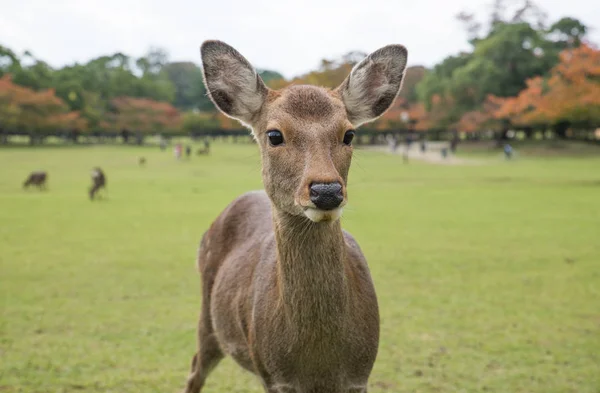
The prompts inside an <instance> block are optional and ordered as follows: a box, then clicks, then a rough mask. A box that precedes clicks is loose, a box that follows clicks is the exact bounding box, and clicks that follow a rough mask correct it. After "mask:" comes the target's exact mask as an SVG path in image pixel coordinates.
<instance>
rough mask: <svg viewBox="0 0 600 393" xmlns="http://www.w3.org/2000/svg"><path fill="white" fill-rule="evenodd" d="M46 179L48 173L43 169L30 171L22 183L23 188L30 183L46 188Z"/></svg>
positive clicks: (42, 188)
mask: <svg viewBox="0 0 600 393" xmlns="http://www.w3.org/2000/svg"><path fill="white" fill-rule="evenodd" d="M47 179H48V173H46V172H43V171H36V172H31V173H30V174H29V177H27V180H25V182H24V183H23V188H29V186H30V185H34V186H36V187H37V188H38V189H40V190H45V189H46V180H47Z"/></svg>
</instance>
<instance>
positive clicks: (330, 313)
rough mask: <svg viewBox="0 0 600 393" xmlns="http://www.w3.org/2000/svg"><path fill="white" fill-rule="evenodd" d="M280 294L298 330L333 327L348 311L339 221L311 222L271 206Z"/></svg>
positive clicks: (342, 243)
mask: <svg viewBox="0 0 600 393" xmlns="http://www.w3.org/2000/svg"><path fill="white" fill-rule="evenodd" d="M273 217H274V221H275V225H274V227H275V239H276V242H277V279H278V287H279V296H280V298H281V299H280V300H281V303H280V304H282V305H283V307H284V312H285V314H286V315H287V317H288V320H289V321H290V322H292V324H293V326H295V327H296V328H297V329H299V330H303V329H308V330H311V331H312V332H313V333H314V329H315V327H316V326H320V327H322V328H324V329H327V330H328V331H330V332H331V331H335V329H333V330H332V329H331V328H335V326H331V325H332V324H336V323H343V319H341V318H340V316H341V315H343V314H344V311H346V310H347V306H348V294H347V279H346V275H345V273H346V272H345V258H346V248H345V243H344V237H343V234H342V228H341V224H340V222H339V220H337V221H335V222H332V223H328V222H326V223H314V222H312V221H309V220H308V219H307V218H305V217H298V216H292V215H290V214H287V213H284V212H281V211H275V212H274V214H273Z"/></svg>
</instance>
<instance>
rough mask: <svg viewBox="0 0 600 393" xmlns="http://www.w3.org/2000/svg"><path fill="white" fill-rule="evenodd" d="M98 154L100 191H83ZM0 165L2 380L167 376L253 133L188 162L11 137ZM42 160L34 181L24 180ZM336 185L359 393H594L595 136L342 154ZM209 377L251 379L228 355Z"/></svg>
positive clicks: (103, 382)
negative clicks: (361, 370) (475, 149)
mask: <svg viewBox="0 0 600 393" xmlns="http://www.w3.org/2000/svg"><path fill="white" fill-rule="evenodd" d="M140 155H144V156H145V157H146V158H147V159H148V164H147V165H146V167H144V168H140V167H139V166H138V165H137V157H138V156H140ZM483 156H484V155H481V157H483ZM96 165H99V166H101V167H102V168H103V169H104V170H105V172H106V174H107V178H108V190H109V192H108V196H107V198H106V199H105V200H103V201H98V202H90V201H89V200H88V199H87V195H86V190H87V187H89V184H90V182H91V181H90V170H91V168H92V167H93V166H96ZM0 167H1V168H2V169H1V170H0V295H1V301H2V303H1V320H0V392H11V393H12V392H27V393H38V392H114V393H127V392H132V393H133V392H136V393H137V392H161V393H167V392H171V393H175V392H177V391H178V390H179V389H180V388H182V387H183V385H184V382H185V378H186V376H187V373H188V368H189V363H190V360H191V356H192V355H193V352H194V350H195V345H196V341H195V325H196V319H197V315H198V311H199V302H200V297H199V293H200V289H199V280H198V276H197V273H196V270H195V254H196V249H197V246H198V243H199V240H200V237H201V236H202V234H203V232H204V230H205V229H206V228H207V227H208V226H209V224H210V223H211V221H212V220H213V219H214V218H215V217H216V216H217V214H218V213H219V212H220V211H221V210H222V209H223V208H224V207H225V206H226V205H227V204H228V203H229V202H230V201H231V200H232V199H233V198H235V197H236V196H238V195H239V194H241V193H243V192H245V191H248V190H252V189H256V188H259V187H260V186H261V183H260V167H259V155H258V152H257V149H256V147H255V146H251V145H233V144H230V145H227V144H215V145H214V146H213V153H212V155H211V156H210V157H193V158H192V159H191V160H190V161H189V162H185V161H184V162H176V161H175V160H174V158H173V155H172V154H171V152H170V151H168V152H160V151H158V149H155V148H149V147H146V148H130V147H117V146H115V147H80V148H68V147H62V148H61V147H54V148H41V149H30V148H11V149H3V150H0ZM38 168H43V169H46V170H48V171H49V190H48V191H47V192H38V191H35V190H30V191H23V190H22V189H21V187H20V186H21V183H22V181H23V180H24V179H25V177H26V175H27V174H28V173H29V172H30V171H31V170H34V169H38ZM349 197H350V204H349V207H348V209H347V210H346V212H345V215H344V218H343V226H344V228H345V229H347V230H349V231H350V232H351V233H352V234H353V235H354V236H355V237H356V239H357V240H358V242H359V243H360V245H361V247H362V249H363V251H364V253H365V255H366V257H367V260H368V261H369V264H370V268H371V271H372V274H373V278H374V281H375V286H376V289H377V292H378V296H379V302H380V308H381V317H382V321H381V322H382V335H381V342H380V351H379V356H378V360H377V363H376V366H375V369H374V371H373V374H372V376H371V379H370V392H374V393H377V392H380V393H382V392H394V393H396V392H426V393H429V392H506V393H529V392H540V393H566V392H573V393H599V392H600V149H599V150H598V152H597V153H596V154H587V155H585V156H581V157H563V156H560V155H551V156H544V157H537V158H536V157H531V158H529V157H527V156H526V155H520V156H519V159H518V160H516V161H514V162H504V161H503V160H501V159H499V158H498V157H497V156H494V157H491V158H490V157H488V158H487V159H486V161H485V163H483V164H481V165H469V166H459V165H454V166H441V165H428V164H421V163H418V162H411V163H410V164H409V165H403V164H402V158H401V157H400V156H388V155H384V154H381V153H375V152H367V151H357V152H356V154H355V159H354V162H353V168H352V170H351V174H350V184H349ZM205 392H207V393H209V392H215V393H216V392H219V393H221V392H238V393H242V392H244V393H249V392H262V389H261V387H260V384H259V383H258V382H257V380H256V379H255V378H254V377H253V376H251V375H250V374H248V373H246V372H244V371H242V370H241V368H239V367H238V366H237V365H235V364H234V362H233V361H231V360H230V359H226V360H225V361H223V362H222V363H221V364H220V365H219V367H218V368H217V369H216V370H215V371H214V373H213V374H212V375H211V377H210V378H209V381H208V384H207V386H206V389H205Z"/></svg>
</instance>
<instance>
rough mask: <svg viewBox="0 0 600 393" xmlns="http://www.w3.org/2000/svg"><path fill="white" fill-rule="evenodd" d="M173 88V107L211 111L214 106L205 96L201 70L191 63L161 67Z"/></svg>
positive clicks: (178, 63)
mask: <svg viewBox="0 0 600 393" xmlns="http://www.w3.org/2000/svg"><path fill="white" fill-rule="evenodd" d="M163 72H164V73H165V74H166V75H167V77H168V78H169V80H170V81H171V83H172V84H173V86H174V88H175V96H174V100H173V105H174V106H176V107H177V108H180V109H183V110H190V109H198V110H200V111H212V110H214V105H213V104H212V102H211V101H210V99H209V98H208V95H207V94H206V87H205V86H204V81H203V79H202V70H201V69H200V67H198V66H197V65H196V64H194V63H192V62H175V63H168V64H166V65H165V66H164V67H163Z"/></svg>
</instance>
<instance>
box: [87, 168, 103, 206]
mask: <svg viewBox="0 0 600 393" xmlns="http://www.w3.org/2000/svg"><path fill="white" fill-rule="evenodd" d="M101 188H104V189H106V176H104V172H102V169H100V168H98V167H96V168H94V169H93V170H92V187H91V188H90V199H91V200H94V196H95V195H96V194H97V193H98V191H99V190H100V189H101Z"/></svg>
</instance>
